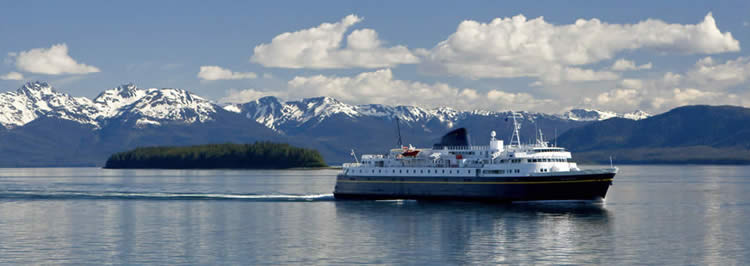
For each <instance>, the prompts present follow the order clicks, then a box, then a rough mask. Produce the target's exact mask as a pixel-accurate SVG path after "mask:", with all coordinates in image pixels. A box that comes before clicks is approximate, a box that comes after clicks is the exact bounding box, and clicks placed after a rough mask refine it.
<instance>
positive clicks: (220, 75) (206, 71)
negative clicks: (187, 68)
mask: <svg viewBox="0 0 750 266" xmlns="http://www.w3.org/2000/svg"><path fill="white" fill-rule="evenodd" d="M257 77H258V74H255V73H253V72H232V71H231V70H229V69H225V68H221V67H219V66H201V68H200V71H199V72H198V78H199V79H202V80H223V79H254V78H257Z"/></svg>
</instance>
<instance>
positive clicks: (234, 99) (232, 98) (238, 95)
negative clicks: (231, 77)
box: [219, 89, 282, 103]
mask: <svg viewBox="0 0 750 266" xmlns="http://www.w3.org/2000/svg"><path fill="white" fill-rule="evenodd" d="M265 96H277V97H278V96H282V95H281V94H280V93H277V92H273V91H262V90H256V89H245V90H238V89H229V91H227V94H226V95H225V96H224V97H223V98H221V99H220V100H219V101H220V102H223V103H246V102H250V101H253V100H255V99H258V98H261V97H265Z"/></svg>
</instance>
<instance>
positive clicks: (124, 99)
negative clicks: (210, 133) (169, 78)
mask: <svg viewBox="0 0 750 266" xmlns="http://www.w3.org/2000/svg"><path fill="white" fill-rule="evenodd" d="M94 102H95V103H97V104H98V105H99V106H100V108H101V109H100V110H101V114H102V116H101V117H102V118H103V119H111V118H121V119H124V120H125V121H131V120H134V121H135V125H136V126H147V125H161V124H162V123H164V122H179V123H188V124H189V123H194V122H206V121H210V120H212V119H213V118H212V116H213V114H214V113H216V109H218V108H219V107H218V106H216V105H215V104H213V103H212V102H211V101H209V100H206V99H204V98H202V97H200V96H197V95H194V94H191V93H190V92H188V91H186V90H182V89H154V88H151V89H139V88H137V87H136V86H135V85H133V84H126V85H122V86H119V87H117V88H114V89H109V90H106V91H104V92H102V93H101V94H99V96H97V97H96V98H95V99H94Z"/></svg>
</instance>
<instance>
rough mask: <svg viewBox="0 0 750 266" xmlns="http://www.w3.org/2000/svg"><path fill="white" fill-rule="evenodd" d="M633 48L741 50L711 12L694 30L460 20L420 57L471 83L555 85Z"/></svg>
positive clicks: (427, 66) (430, 68) (649, 24)
mask: <svg viewBox="0 0 750 266" xmlns="http://www.w3.org/2000/svg"><path fill="white" fill-rule="evenodd" d="M638 49H652V50H656V51H660V52H674V53H687V54H714V53H723V52H731V51H739V50H740V46H739V41H737V40H736V39H734V38H733V37H732V34H731V33H729V32H725V33H722V32H721V31H720V30H719V28H718V27H717V26H716V21H715V20H714V18H713V16H712V14H711V13H709V14H708V15H706V17H705V18H704V20H703V21H702V22H701V23H698V24H694V25H682V24H668V23H666V22H663V21H661V20H655V19H647V20H644V21H641V22H638V23H636V24H609V23H606V22H602V21H600V20H598V19H590V20H586V19H579V20H577V21H576V22H575V23H574V24H568V25H554V24H550V23H548V22H546V21H545V20H544V18H543V17H539V18H535V19H530V20H529V19H527V18H526V17H524V16H523V15H518V16H514V17H512V18H497V19H494V20H492V21H491V22H489V23H481V22H477V21H473V20H466V21H463V22H461V23H460V24H459V26H458V28H457V29H456V32H454V33H453V34H451V35H450V36H449V37H448V39H446V40H444V41H442V42H440V43H438V44H437V45H436V46H435V47H433V48H432V49H430V50H426V51H420V54H422V55H423V56H424V60H423V62H424V63H423V64H422V68H423V70H424V71H426V72H434V73H447V74H452V75H457V76H462V77H467V78H472V79H477V78H512V77H534V78H539V79H541V80H545V81H546V80H551V81H558V80H561V79H560V78H559V76H561V75H562V76H564V74H561V73H564V72H565V71H566V70H568V69H569V67H571V66H579V67H580V66H582V65H587V64H592V63H596V62H600V61H603V60H610V59H612V58H613V57H614V56H615V55H616V54H618V53H620V52H623V51H630V50H638ZM615 64H617V63H615ZM648 66H649V65H648V64H646V65H642V67H643V68H648ZM624 67H625V68H627V67H628V66H624ZM633 67H635V65H634V64H633ZM592 71H593V70H592ZM579 72H580V71H579ZM597 77H602V79H603V80H607V79H610V78H611V77H612V74H609V73H608V74H606V75H595V76H592V77H591V78H587V79H578V80H585V81H590V80H602V79H600V78H597ZM563 80H564V79H563ZM569 80H571V81H576V79H569Z"/></svg>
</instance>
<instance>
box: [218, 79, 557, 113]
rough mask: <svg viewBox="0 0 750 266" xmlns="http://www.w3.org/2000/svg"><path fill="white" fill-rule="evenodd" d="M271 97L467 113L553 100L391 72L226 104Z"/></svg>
mask: <svg viewBox="0 0 750 266" xmlns="http://www.w3.org/2000/svg"><path fill="white" fill-rule="evenodd" d="M268 95H272V96H277V97H281V98H285V99H299V98H306V97H317V96H329V97H333V98H336V99H338V100H341V101H343V102H347V103H351V104H370V103H380V104H388V105H418V106H429V107H438V106H451V107H455V108H458V109H464V110H472V109H485V110H507V109H510V108H513V109H518V110H531V109H534V108H536V107H538V106H542V105H545V104H550V103H552V101H551V100H546V99H536V98H535V97H533V96H532V95H531V94H528V93H511V92H505V91H501V90H490V91H488V92H480V91H477V90H475V89H471V88H455V87H452V86H450V85H447V84H444V83H433V84H427V83H422V82H416V81H407V80H399V79H395V78H394V76H393V72H392V71H391V70H390V69H381V70H377V71H373V72H364V73H360V74H358V75H356V76H353V77H338V76H324V75H315V76H297V77H295V78H293V79H292V80H290V81H289V82H288V84H287V88H286V90H284V91H276V92H266V91H258V90H253V89H251V90H244V91H237V90H234V91H230V92H229V94H228V95H227V96H226V97H224V99H223V101H225V102H245V101H248V100H252V99H257V98H260V97H262V96H268ZM235 98H236V99H242V100H236V99H235Z"/></svg>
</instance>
